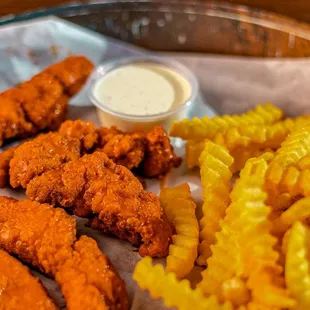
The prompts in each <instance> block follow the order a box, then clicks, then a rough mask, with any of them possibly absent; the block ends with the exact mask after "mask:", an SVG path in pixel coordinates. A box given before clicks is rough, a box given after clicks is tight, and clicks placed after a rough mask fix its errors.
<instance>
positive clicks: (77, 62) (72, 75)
mask: <svg viewBox="0 0 310 310" xmlns="http://www.w3.org/2000/svg"><path fill="white" fill-rule="evenodd" d="M93 69H94V65H93V64H92V63H91V62H90V61H89V60H88V59H87V58H86V57H84V56H71V57H68V58H66V59H65V60H63V61H62V62H59V63H56V64H53V65H51V66H50V67H48V68H47V69H45V70H44V73H49V74H51V75H53V76H54V77H55V78H56V79H57V80H58V81H59V82H60V83H61V84H62V86H63V87H64V89H65V93H66V94H67V95H68V96H70V97H71V96H74V95H75V94H77V93H78V92H79V91H80V89H81V88H82V86H83V85H84V84H85V82H86V81H87V79H88V77H89V75H90V74H91V73H92V71H93Z"/></svg>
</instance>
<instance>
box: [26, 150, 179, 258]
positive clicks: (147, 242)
mask: <svg viewBox="0 0 310 310" xmlns="http://www.w3.org/2000/svg"><path fill="white" fill-rule="evenodd" d="M26 193H27V195H28V196H29V197H30V198H32V199H35V200H37V201H40V202H48V203H51V204H54V205H60V206H62V207H65V208H68V207H69V208H73V209H74V213H75V214H76V215H77V216H81V217H89V218H92V217H94V218H95V219H94V220H92V221H91V226H92V227H93V228H97V229H100V230H102V231H104V232H108V233H112V234H115V235H117V236H119V237H120V238H123V239H127V240H129V241H130V242H132V243H134V244H137V245H138V244H141V245H140V248H139V253H140V255H142V256H145V255H149V256H153V257H161V256H166V255H167V254H168V248H169V245H170V243H171V237H172V234H173V226H172V225H171V224H170V223H169V221H168V220H167V217H166V215H165V213H164V211H163V209H162V207H161V205H160V202H159V199H158V197H157V196H156V195H155V194H153V193H148V192H146V191H145V190H144V189H143V187H142V185H141V183H140V182H139V180H138V179H137V178H136V177H135V176H134V175H133V174H132V173H131V172H130V171H129V170H128V169H127V168H125V167H124V166H121V165H116V164H115V163H114V162H113V161H112V160H110V159H109V158H108V157H107V155H106V154H105V153H103V152H95V153H93V154H91V155H84V156H83V157H82V158H80V159H79V160H76V161H74V162H70V163H67V164H64V165H63V166H62V167H60V168H59V169H56V170H51V171H47V172H46V173H44V174H42V175H41V176H39V177H36V178H35V179H33V180H32V181H31V182H30V183H29V184H28V186H27V191H26ZM98 220H99V221H98ZM98 222H99V224H98Z"/></svg>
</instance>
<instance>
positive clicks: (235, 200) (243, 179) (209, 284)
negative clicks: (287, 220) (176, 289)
mask: <svg viewBox="0 0 310 310" xmlns="http://www.w3.org/2000/svg"><path fill="white" fill-rule="evenodd" d="M272 157H273V155H272V154H265V155H263V156H262V157H261V158H257V159H251V160H249V161H248V162H247V164H246V165H245V168H244V169H243V170H242V171H241V174H240V180H239V181H238V182H237V183H236V185H235V187H234V189H233V191H232V193H231V200H232V203H231V204H230V206H229V207H228V209H227V213H226V216H225V218H224V221H223V224H222V230H221V231H220V232H219V233H217V234H216V239H217V243H216V244H215V245H214V246H213V247H212V256H211V257H210V258H209V259H208V261H207V263H208V268H207V269H206V270H205V271H203V273H202V274H203V280H202V282H201V283H200V285H199V287H201V288H202V290H203V291H204V293H205V294H207V295H209V294H215V295H218V296H220V297H221V298H223V299H225V297H224V296H225V294H223V285H224V283H226V282H227V281H228V280H231V279H233V278H235V277H238V279H244V280H245V281H246V282H245V283H246V284H247V287H248V288H249V289H250V290H251V295H252V298H253V300H254V301H255V302H261V303H264V304H266V305H269V306H275V307H283V308H290V307H292V306H293V305H294V301H293V300H292V299H291V298H290V297H289V296H288V294H287V292H286V291H285V289H284V288H282V287H281V286H279V285H278V283H279V282H281V271H282V270H281V267H280V265H278V263H277V261H278V258H279V254H278V253H277V252H276V251H275V250H274V249H273V248H274V246H275V244H276V239H275V238H274V237H272V235H271V233H270V231H271V222H270V221H269V220H268V215H269V213H270V208H269V207H267V206H266V205H265V204H264V201H265V199H266V196H267V195H266V194H265V193H264V191H263V190H262V187H263V184H264V176H265V173H266V171H267V167H268V164H267V161H266V159H267V160H268V161H270V160H271V158H272ZM243 294H244V295H243V296H242V298H240V299H241V300H246V296H247V294H248V293H247V292H246V291H244V293H243ZM227 295H228V294H227V292H226V296H227ZM231 301H232V302H233V300H231ZM234 302H236V301H234Z"/></svg>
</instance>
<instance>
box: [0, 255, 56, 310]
mask: <svg viewBox="0 0 310 310" xmlns="http://www.w3.org/2000/svg"><path fill="white" fill-rule="evenodd" d="M0 291H1V294H0V309H1V310H23V309H37V310H56V309H57V307H56V306H55V304H54V302H53V301H52V300H51V299H50V298H49V296H48V295H47V292H46V290H45V288H44V287H43V285H42V284H41V283H40V281H39V280H38V279H36V278H35V277H34V276H33V275H32V274H31V273H30V271H29V269H28V268H27V267H25V266H23V265H22V264H21V263H20V262H19V261H18V260H17V259H15V258H13V257H12V256H10V255H9V254H8V253H6V252H5V251H3V250H0Z"/></svg>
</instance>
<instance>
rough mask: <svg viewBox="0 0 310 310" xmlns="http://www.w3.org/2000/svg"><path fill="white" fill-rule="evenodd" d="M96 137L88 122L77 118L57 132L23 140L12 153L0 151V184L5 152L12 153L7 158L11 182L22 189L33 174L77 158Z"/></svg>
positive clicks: (5, 170)
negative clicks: (26, 140)
mask: <svg viewBox="0 0 310 310" xmlns="http://www.w3.org/2000/svg"><path fill="white" fill-rule="evenodd" d="M97 139H98V134H97V131H96V128H95V126H94V125H93V124H92V123H89V122H83V121H81V120H76V121H66V122H65V123H63V125H62V126H61V128H60V129H59V131H58V132H54V133H47V134H42V135H40V136H38V137H36V138H34V139H33V140H30V141H28V142H25V143H23V144H22V145H20V146H18V147H17V148H15V151H14V153H13V154H12V153H9V150H7V151H6V152H7V153H5V152H3V153H1V154H0V176H1V172H2V174H3V177H2V180H3V182H2V183H4V181H5V180H6V179H7V176H6V175H7V174H8V171H7V167H8V166H7V161H8V157H9V156H8V155H12V156H11V158H10V159H9V166H10V171H9V175H10V178H9V179H10V183H11V185H12V186H13V187H19V186H22V187H24V188H26V186H27V184H28V183H29V182H30V181H31V180H32V179H33V178H34V177H36V176H38V175H40V174H42V173H43V172H45V171H48V170H51V169H56V168H58V167H59V166H60V165H61V164H63V163H66V162H69V161H72V160H75V159H78V158H79V157H80V156H82V155H83V154H84V152H86V151H87V150H89V149H92V148H93V147H94V145H96V143H97ZM8 153H9V154H8ZM2 162H3V165H1V163H2ZM1 168H2V169H1ZM0 181H1V179H0ZM0 185H2V184H0ZM4 185H5V184H4Z"/></svg>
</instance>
